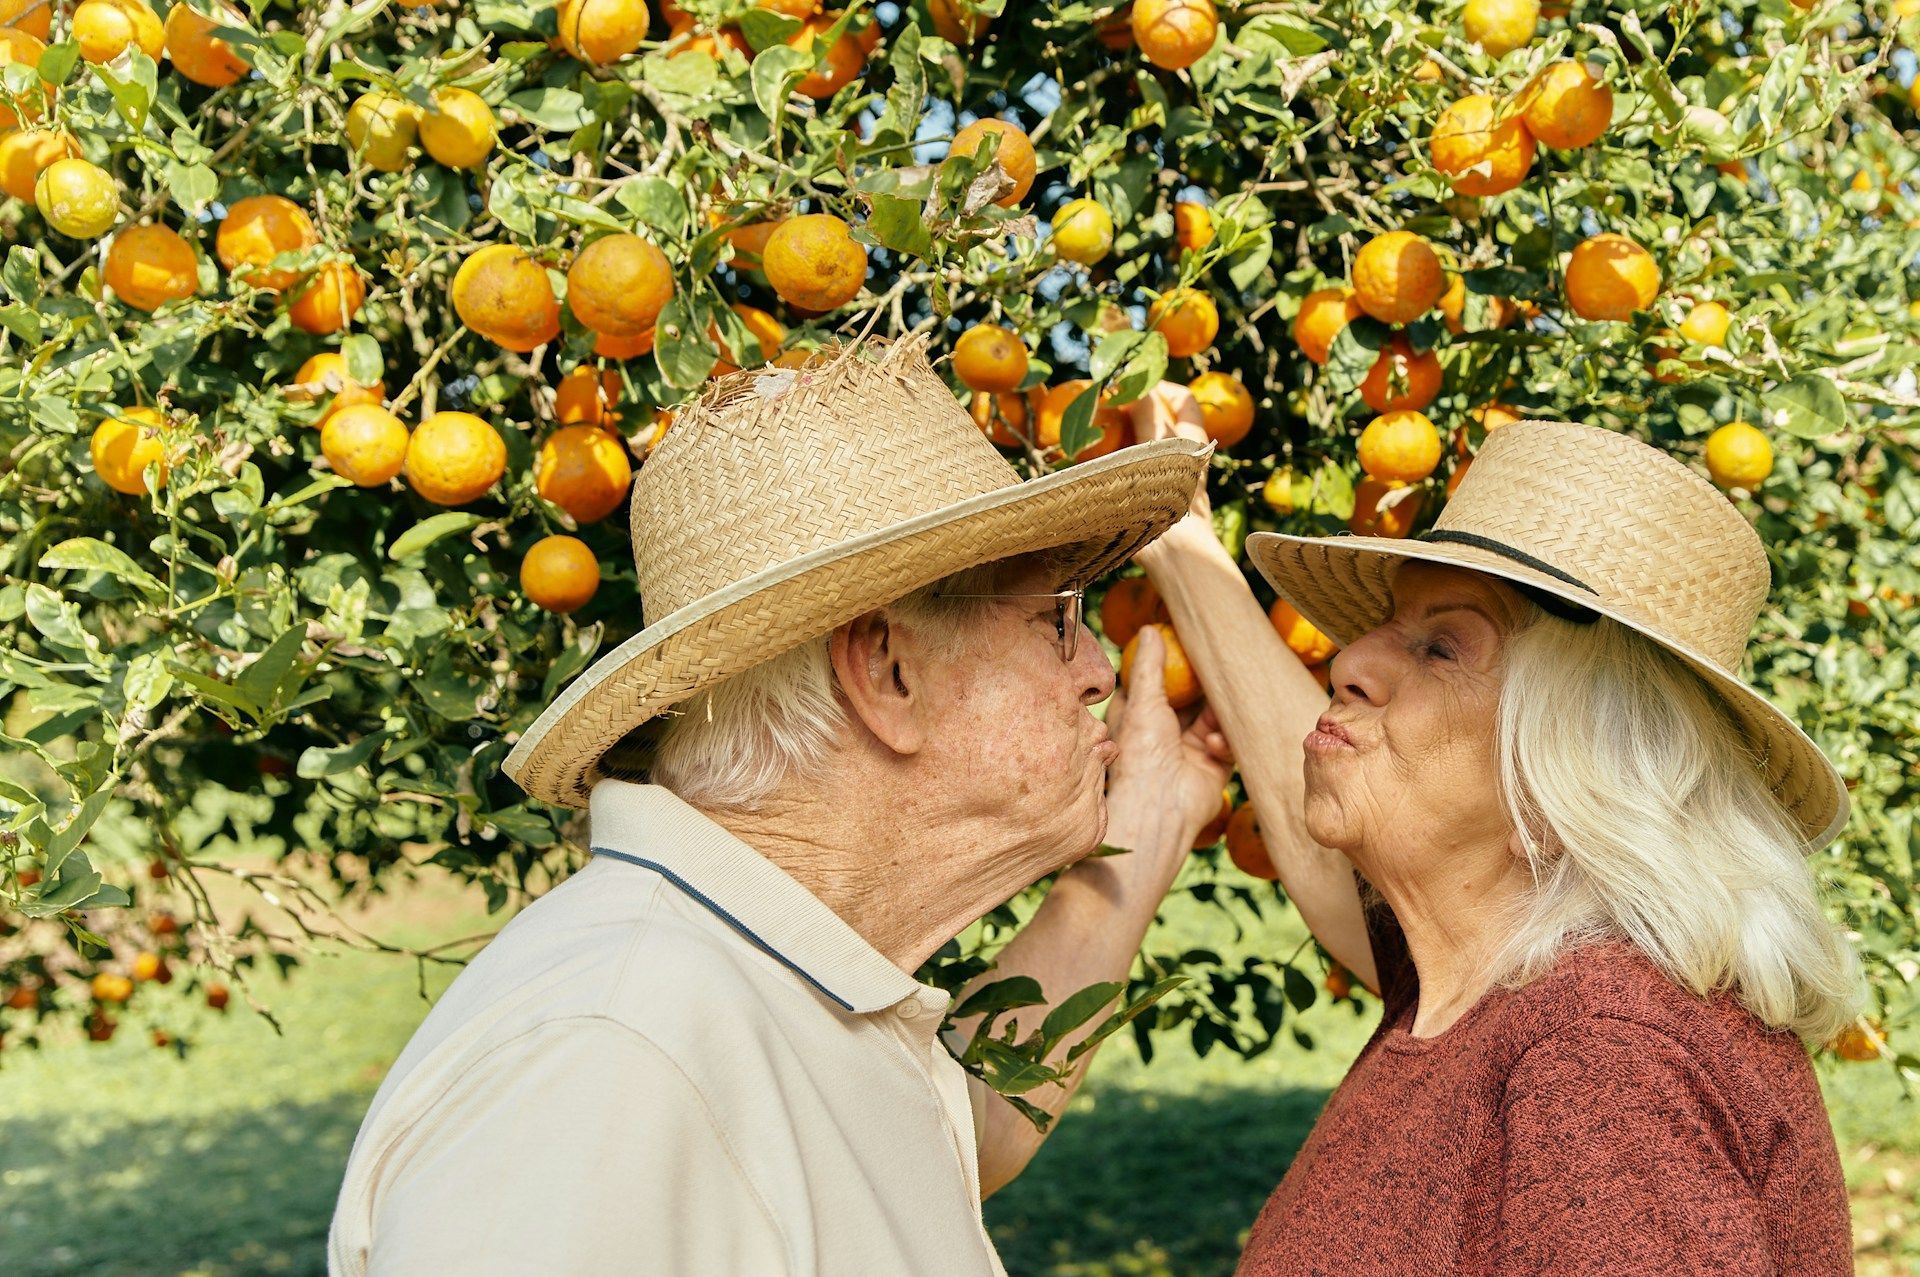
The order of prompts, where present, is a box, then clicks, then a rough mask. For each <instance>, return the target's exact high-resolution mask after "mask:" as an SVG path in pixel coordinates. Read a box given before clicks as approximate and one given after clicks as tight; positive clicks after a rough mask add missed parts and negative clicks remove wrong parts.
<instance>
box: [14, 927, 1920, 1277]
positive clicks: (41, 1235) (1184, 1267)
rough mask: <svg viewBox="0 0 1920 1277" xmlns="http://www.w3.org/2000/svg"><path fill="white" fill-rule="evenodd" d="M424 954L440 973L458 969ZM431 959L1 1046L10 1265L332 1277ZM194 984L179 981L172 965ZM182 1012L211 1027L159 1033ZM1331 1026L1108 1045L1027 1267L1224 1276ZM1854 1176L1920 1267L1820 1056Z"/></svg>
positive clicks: (1310, 1097)
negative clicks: (330, 1265) (1200, 1041)
mask: <svg viewBox="0 0 1920 1277" xmlns="http://www.w3.org/2000/svg"><path fill="white" fill-rule="evenodd" d="M499 921H500V920H499V919H497V918H496V919H493V920H491V922H489V920H488V919H487V918H486V915H485V912H484V909H483V907H482V906H481V905H480V904H478V903H477V901H475V902H471V903H470V902H468V901H465V900H459V899H449V898H448V897H447V896H446V895H445V894H444V893H441V894H439V895H437V896H436V895H434V894H433V893H431V892H423V893H417V894H415V895H412V896H396V897H393V898H390V899H388V900H386V901H384V902H383V903H382V904H381V905H380V906H379V909H378V911H377V914H376V915H375V916H374V917H373V918H372V920H370V921H368V922H366V923H363V924H362V925H366V926H367V927H368V929H369V930H370V931H372V932H373V933H374V934H378V935H380V936H382V937H383V938H392V939H397V940H406V941H413V942H423V941H426V940H429V939H433V938H440V937H447V936H453V935H467V934H471V933H472V932H474V931H477V930H482V929H486V928H488V927H490V926H497V925H498V924H499ZM1172 925H1173V926H1174V929H1175V930H1176V931H1177V933H1178V935H1179V938H1180V942H1183V943H1204V944H1208V945H1211V946H1213V947H1215V948H1217V949H1220V950H1222V951H1223V952H1237V951H1243V950H1245V949H1247V948H1248V947H1250V946H1256V945H1257V946H1263V947H1266V948H1268V949H1269V950H1270V951H1280V952H1286V951H1289V950H1291V949H1292V947H1293V945H1294V944H1295V943H1297V941H1298V938H1299V934H1300V933H1299V931H1298V929H1297V923H1294V922H1292V921H1291V920H1289V919H1287V918H1284V917H1283V918H1281V919H1279V920H1277V921H1276V922H1275V923H1274V924H1273V925H1271V926H1270V927H1269V928H1268V929H1267V930H1266V931H1265V933H1264V934H1258V935H1248V936H1246V937H1244V938H1243V939H1241V940H1239V941H1236V940H1235V939H1234V937H1233V936H1232V935H1231V934H1230V926H1229V924H1227V922H1226V920H1225V919H1223V918H1221V917H1219V916H1217V915H1214V914H1205V915H1202V914H1201V913H1200V912H1199V911H1197V910H1183V911H1181V912H1180V914H1179V915H1178V916H1177V917H1175V918H1174V919H1173V920H1172ZM451 975H452V972H451V971H450V970H449V969H446V968H433V969H430V971H429V973H428V977H427V988H428V991H429V992H430V993H433V994H437V993H438V992H439V991H440V989H442V988H444V987H445V985H446V983H447V981H448V980H449V979H450V978H451ZM418 985H419V977H418V974H417V972H416V970H415V968H414V966H413V964H412V963H410V962H408V961H405V960H399V959H394V958H391V957H384V956H377V955H369V954H361V953H345V954H342V953H337V952H336V953H333V954H332V955H331V956H322V957H316V958H315V959H314V960H313V961H312V962H310V963H309V965H308V966H307V967H306V968H305V969H304V970H302V971H300V972H298V973H296V976H295V978H294V979H293V980H292V981H291V982H285V983H283V982H282V981H280V980H279V978H278V977H277V976H272V975H268V976H265V977H263V978H261V979H259V980H257V981H256V982H255V984H254V986H253V989H252V992H253V994H254V996H256V997H257V998H258V999H259V1000H260V1001H261V1002H262V1003H264V1004H266V1005H268V1006H270V1007H272V1009H273V1010H274V1012H275V1014H276V1015H277V1016H278V1018H279V1019H280V1021H281V1023H282V1025H283V1026H284V1028H285V1033H284V1035H283V1036H276V1035H275V1033H274V1032H273V1030H272V1029H271V1028H270V1027H269V1026H268V1025H267V1023H266V1022H265V1021H264V1020H262V1019H260V1018H259V1017H257V1016H255V1015H252V1014H250V1013H249V1012H248V1011H247V1009H246V1006H245V1003H244V1000H243V999H242V998H240V997H238V996H236V998H235V1000H234V1004H233V1006H232V1007H231V1008H230V1009H229V1011H228V1012H227V1014H225V1015H219V1014H216V1013H214V1012H211V1011H209V1010H207V1009H206V1008H204V1007H198V1006H194V1005H190V1004H189V1003H188V1002H187V1001H186V1000H185V999H182V998H175V997H173V996H172V992H173V991H171V990H143V992H142V994H141V996H140V998H138V999H136V1001H135V1003H134V1004H133V1007H132V1008H131V1009H130V1010H129V1012H128V1014H126V1015H125V1016H124V1017H123V1019H122V1026H121V1031H120V1033H119V1034H118V1035H117V1036H116V1037H115V1039H114V1040H113V1041H112V1042H109V1043H105V1044H89V1043H84V1042H73V1043H66V1044H61V1045H57V1046H52V1047H49V1048H47V1049H45V1050H43V1051H40V1052H37V1053H36V1052H19V1051H15V1050H12V1049H9V1050H8V1051H7V1052H6V1053H5V1055H4V1057H0V1059H4V1066H3V1067H0V1273H6V1274H8V1275H9V1277H68V1275H70V1274H81V1273H85V1274H88V1275H89V1277H157V1275H161V1274H173V1275H181V1277H184V1275H186V1274H195V1275H204V1277H243V1275H251V1274H294V1275H309V1274H310V1275H314V1277H318V1275H320V1274H323V1273H324V1272H325V1257H324V1243H325V1237H326V1229H327V1222H328V1219H329V1218H330V1216H331V1214H332V1209H333V1200H334V1194H335V1192H336V1190H337V1188H338V1185H339V1179H340V1174H341V1171H342V1169H343V1168H344V1166H345V1163H346V1158H347V1154H348V1151H349V1149H350V1148H351V1146H352V1142H353V1136H354V1133H355V1131H356V1130H357V1129H358V1127H359V1123H360V1119H361V1117H362V1115H363V1114H364V1113H365V1111H366V1107H367V1104H368V1102H369V1101H370V1100H371V1098H372V1096H373V1092H374V1090H375V1088H376V1087H377V1086H378V1085H379V1081H380V1078H381V1076H382V1075H383V1073H384V1071H385V1069H386V1068H387V1067H388V1065H389V1064H390V1063H391V1061H392V1060H393V1058H394V1056H395V1055H396V1054H397V1053H398V1052H399V1050H400V1048H401V1047H402V1046H403V1045H404V1044H405V1043H406V1041H407V1038H408V1037H409V1036H410V1035H411V1034H412V1032H413V1029H414V1027H415V1026H416V1025H417V1024H418V1023H419V1021H420V1019H421V1018H422V1017H423V1016H424V1015H425V1013H426V1010H427V1004H426V1003H424V1002H423V1001H421V999H420V996H419V987H418ZM176 988H177V986H176ZM155 1024H165V1025H166V1026H167V1027H168V1028H169V1029H170V1030H171V1031H173V1032H174V1033H175V1034H176V1035H177V1036H180V1037H183V1038H185V1039H186V1040H187V1041H189V1042H190V1043H191V1044H192V1045H191V1050H190V1051H189V1052H188V1054H187V1056H186V1058H185V1059H181V1058H179V1057H177V1056H176V1055H174V1054H173V1053H172V1052H170V1051H162V1050H157V1049H155V1048H154V1047H153V1046H152V1045H151V1044H150V1042H149V1040H148V1032H149V1029H150V1028H151V1027H152V1026H153V1025H155ZM1300 1024H1301V1025H1302V1026H1303V1027H1305V1028H1307V1029H1308V1030H1309V1031H1310V1032H1311V1033H1312V1034H1313V1035H1314V1037H1315V1038H1316V1040H1317V1042H1318V1044H1319V1049H1318V1050H1316V1051H1312V1052H1308V1051H1305V1050H1303V1049H1301V1048H1299V1047H1298V1046H1296V1045H1294V1044H1293V1043H1291V1042H1287V1043H1285V1044H1283V1045H1282V1046H1280V1047H1278V1048H1276V1049H1275V1050H1273V1051H1270V1052H1269V1053H1268V1054H1267V1055H1265V1056H1263V1057H1261V1058H1259V1059H1256V1060H1252V1061H1246V1060H1240V1059H1237V1058H1235V1057H1232V1056H1229V1055H1226V1054H1224V1053H1222V1052H1219V1051H1217V1050H1216V1051H1215V1052H1213V1053H1212V1054H1210V1055H1209V1056H1207V1057H1205V1058H1196V1057H1195V1056H1194V1055H1193V1053H1192V1052H1191V1051H1190V1050H1188V1049H1186V1048H1185V1046H1184V1044H1183V1043H1181V1042H1177V1041H1171V1040H1168V1041H1166V1042H1165V1044H1164V1046H1163V1047H1162V1048H1161V1053H1160V1054H1159V1055H1158V1056H1157V1057H1156V1059H1155V1060H1154V1062H1153V1064H1152V1065H1151V1066H1142V1065H1141V1064H1140V1061H1139V1057H1138V1055H1137V1054H1136V1053H1135V1051H1134V1049H1133V1045H1132V1043H1131V1041H1130V1040H1129V1039H1127V1038H1125V1037H1124V1036H1123V1037H1121V1038H1118V1039H1115V1040H1114V1041H1113V1042H1111V1043H1110V1044H1109V1045H1108V1047H1107V1048H1106V1049H1105V1050H1104V1051H1103V1053H1102V1055H1101V1056H1100V1058H1099V1060H1098V1061H1097V1063H1096V1066H1095V1069H1094V1075H1093V1077H1092V1078H1091V1079H1090V1080H1089V1082H1088V1084H1087V1086H1086V1087H1085V1088H1084V1090H1083V1091H1082V1093H1081V1095H1080V1096H1079V1097H1078V1098H1077V1099H1076V1101H1075V1105H1074V1109H1073V1111H1072V1112H1071V1113H1070V1114H1069V1116H1068V1118H1067V1119H1066V1121H1065V1122H1064V1123H1063V1124H1062V1125H1061V1127H1060V1129H1059V1131H1058V1133H1057V1134H1055V1135H1054V1136H1053V1137H1052V1138H1051V1139H1050V1140H1049V1141H1048V1143H1047V1145H1046V1147H1045V1148H1043V1149H1042V1151H1041V1153H1040V1155H1039V1156H1038V1157H1037V1158H1036V1159H1035V1160H1034V1162H1033V1164H1032V1165H1031V1166H1030V1167H1029V1168H1028V1170H1027V1172H1026V1174H1025V1175H1023V1176H1022V1177H1021V1178H1020V1179H1019V1180H1018V1181H1016V1182H1015V1183H1014V1184H1012V1185H1011V1186H1009V1187H1008V1188H1007V1189H1005V1190H1004V1191H1003V1192H1001V1193H1000V1194H998V1195H997V1196H996V1197H994V1199H993V1200H992V1201H990V1202H989V1203H988V1205H987V1217H988V1221H989V1224H990V1226H991V1228H992V1230H993V1234H994V1237H995V1239H996V1241H997V1242H998V1244H999V1246H1000V1248H1001V1253H1002V1256H1003V1257H1004V1259H1005V1260H1006V1263H1007V1266H1008V1269H1009V1271H1011V1272H1013V1273H1015V1274H1019V1275H1020V1277H1031V1275H1033V1274H1041V1275H1044V1277H1096V1275H1098V1277H1109V1275H1112V1277H1118V1275H1121V1274H1134V1275H1140V1274H1169V1275H1171V1274H1179V1275H1180V1277H1193V1275H1204V1274H1227V1273H1230V1272H1231V1271H1232V1268H1233V1262H1234V1258H1235V1256H1236V1255H1237V1254H1238V1252H1239V1248H1240V1244H1241V1241H1242V1239H1243V1238H1244V1236H1245V1233H1246V1230H1247V1228H1248V1227H1249V1226H1250V1225H1251V1223H1252V1221H1253V1218H1254V1216H1255V1214H1256V1213H1257V1212H1258V1210H1259V1208H1260V1204H1261V1203H1262V1202H1263V1201H1264V1200H1265V1198H1266V1195H1267V1194H1268V1192H1270V1191H1271V1190H1272V1188H1273V1185H1274V1184H1275V1183H1277V1182H1278V1180H1279V1178H1280V1175H1281V1173H1282V1172H1283V1171H1284V1170H1285V1168H1286V1164H1287V1161H1288V1159H1289V1158H1291V1156H1292V1155H1293V1153H1294V1151H1295V1150H1296V1149H1297V1148H1298V1147H1299V1144H1300V1141H1301V1140H1302V1139H1304V1138H1305V1136H1306V1133H1307V1131H1308V1129H1309V1128H1310V1127H1311V1125H1312V1122H1313V1119H1314V1116H1315V1115H1316V1114H1317V1113H1318V1111H1319V1109H1320V1106H1321V1105H1322V1104H1323V1103H1324V1101H1325V1098H1326V1095H1327V1093H1328V1092H1329V1091H1330V1090H1331V1089H1332V1088H1333V1086H1334V1085H1336V1084H1337V1083H1338V1081H1339V1079H1340V1076H1341V1074H1342V1072H1343V1071H1344V1070H1345V1068H1346V1065H1347V1062H1348V1061H1349V1060H1350V1059H1351V1058H1352V1055H1353V1053H1354V1052H1355V1051H1357V1050H1358V1048H1359V1046H1360V1044H1361V1043H1362V1042H1363V1041H1364V1040H1365V1038H1366V1035H1367V1033H1368V1032H1369V1031H1370V1028H1371V1024H1372V1016H1371V1013H1369V1014H1368V1015H1366V1016H1364V1017H1362V1016H1355V1015H1354V1014H1352V1012H1351V1010H1350V1009H1349V1008H1348V1007H1345V1006H1338V1005H1336V1006H1319V1007H1315V1008H1313V1009H1312V1010H1310V1011H1308V1012H1306V1013H1305V1014H1304V1015H1303V1016H1302V1017H1301V1018H1300ZM1826 1074H1827V1080H1828V1084H1829V1085H1828V1092H1829V1096H1830V1097H1831V1100H1832V1105H1833V1111H1834V1117H1835V1123H1836V1127H1837V1128H1838V1130H1839V1133H1840V1137H1841V1143H1842V1149H1843V1152H1844V1153H1845V1154H1846V1156H1847V1166H1848V1176H1849V1183H1850V1184H1851V1185H1852V1186H1853V1188H1854V1190H1855V1192H1856V1218H1857V1221H1858V1231H1859V1232H1860V1234H1861V1240H1862V1242H1863V1252H1862V1257H1861V1272H1862V1273H1866V1274H1876V1273H1881V1274H1887V1273H1904V1272H1920V1209H1916V1206H1915V1198H1914V1191H1915V1190H1914V1186H1915V1184H1916V1182H1920V1109H1916V1108H1915V1107H1914V1106H1913V1105H1911V1104H1908V1103H1905V1102H1902V1101H1900V1100H1899V1099H1898V1098H1897V1096H1898V1087H1897V1085H1896V1084H1895V1083H1894V1080H1893V1079H1892V1078H1891V1077H1890V1076H1889V1075H1887V1074H1886V1073H1885V1072H1884V1071H1883V1070H1880V1069H1877V1068H1874V1067H1872V1066H1864V1065H1856V1066H1852V1067H1851V1068H1845V1069H1829V1070H1827V1071H1826Z"/></svg>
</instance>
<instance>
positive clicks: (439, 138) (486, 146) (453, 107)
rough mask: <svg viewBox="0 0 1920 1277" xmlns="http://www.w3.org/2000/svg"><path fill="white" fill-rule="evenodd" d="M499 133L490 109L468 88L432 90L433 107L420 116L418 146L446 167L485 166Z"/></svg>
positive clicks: (485, 102)
mask: <svg viewBox="0 0 1920 1277" xmlns="http://www.w3.org/2000/svg"><path fill="white" fill-rule="evenodd" d="M499 132H500V126H499V124H498V122H496V121H495V120H494V118H493V108H492V107H490V106H488V105H487V100H486V99H485V98H483V97H481V96H480V95H479V94H478V93H475V92H474V91H473V90H471V89H456V88H444V89H435V90H434V91H433V108H432V109H431V110H429V111H428V112H427V113H426V114H425V115H423V116H421V117H420V145H421V146H423V147H425V148H426V151H427V154H428V155H431V156H432V157H433V158H434V159H435V160H436V161H437V162H439V163H441V164H444V165H446V166H447V167H448V168H479V167H480V166H481V165H482V164H485V163H486V162H487V156H489V155H491V154H493V147H494V143H495V141H496V140H497V139H498V137H499Z"/></svg>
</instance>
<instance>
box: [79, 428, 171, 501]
mask: <svg viewBox="0 0 1920 1277" xmlns="http://www.w3.org/2000/svg"><path fill="white" fill-rule="evenodd" d="M165 425H166V418H165V417H162V416H161V415H160V414H159V413H158V412H157V411H155V410H154V409H152V408H145V407H141V408H122V409H119V410H118V411H117V412H116V413H115V414H114V415H113V416H111V417H108V418H107V419H106V420H104V421H102V422H101V423H100V424H99V425H98V426H95V427H94V430H93V440H92V442H91V444H90V445H89V448H88V452H89V454H90V455H91V457H92V459H93V472H94V473H95V474H97V475H99V476H100V480H101V482H103V483H105V484H106V485H107V486H108V487H109V488H112V489H113V490H114V491H115V492H124V493H127V494H128V495H129V496H138V495H139V494H140V493H143V492H145V491H147V486H146V481H145V479H144V477H143V476H144V472H145V470H146V468H147V465H148V464H149V463H150V462H158V463H159V466H160V470H159V475H158V477H157V478H156V480H155V486H156V487H164V486H165V485H166V482H167V450H166V445H165V444H164V443H163V442H162V441H161V438H160V431H161V428H162V427H163V426H165Z"/></svg>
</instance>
